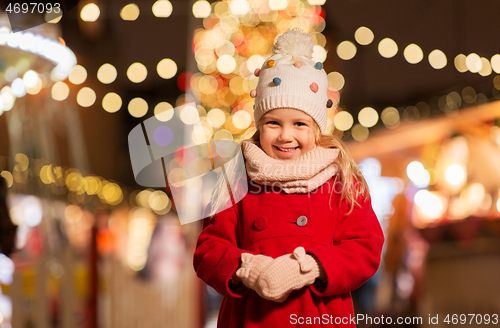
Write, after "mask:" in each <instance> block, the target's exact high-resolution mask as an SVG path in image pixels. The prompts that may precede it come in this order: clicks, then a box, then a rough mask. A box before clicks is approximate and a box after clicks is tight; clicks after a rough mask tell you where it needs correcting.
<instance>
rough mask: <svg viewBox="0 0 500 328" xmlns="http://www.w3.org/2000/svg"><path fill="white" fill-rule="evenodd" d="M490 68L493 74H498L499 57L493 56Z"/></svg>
mask: <svg viewBox="0 0 500 328" xmlns="http://www.w3.org/2000/svg"><path fill="white" fill-rule="evenodd" d="M491 68H492V69H493V70H494V71H495V73H497V74H500V55H498V54H497V55H494V56H493V57H491Z"/></svg>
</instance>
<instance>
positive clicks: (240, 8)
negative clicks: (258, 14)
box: [229, 0, 250, 16]
mask: <svg viewBox="0 0 500 328" xmlns="http://www.w3.org/2000/svg"><path fill="white" fill-rule="evenodd" d="M249 10H250V5H249V4H248V1H247V0H232V1H229V13H231V15H234V16H245V15H246V14H247V13H248V11H249Z"/></svg>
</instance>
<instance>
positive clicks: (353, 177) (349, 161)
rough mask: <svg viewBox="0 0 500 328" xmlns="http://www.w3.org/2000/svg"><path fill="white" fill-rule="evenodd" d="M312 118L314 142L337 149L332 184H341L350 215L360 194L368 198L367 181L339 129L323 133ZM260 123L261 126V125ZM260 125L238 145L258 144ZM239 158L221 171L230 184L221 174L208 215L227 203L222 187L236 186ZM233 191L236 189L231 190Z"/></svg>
mask: <svg viewBox="0 0 500 328" xmlns="http://www.w3.org/2000/svg"><path fill="white" fill-rule="evenodd" d="M311 121H312V122H314V124H313V126H314V138H315V143H316V145H317V146H318V147H323V148H335V149H338V150H339V156H338V157H337V162H338V166H339V169H338V172H337V175H336V177H335V183H336V184H337V183H340V184H341V186H342V192H341V196H340V203H342V201H346V202H347V205H348V206H349V212H348V213H347V214H350V213H351V212H352V211H353V209H354V207H355V206H356V207H360V206H361V204H360V202H359V199H360V197H363V199H364V200H366V199H368V196H369V193H368V184H367V183H366V180H365V178H364V177H363V174H362V173H361V170H360V169H359V167H358V165H357V164H356V162H355V161H354V159H353V158H352V155H351V153H350V152H349V150H348V149H347V146H346V145H345V143H344V142H343V141H342V140H341V138H342V132H340V133H339V132H338V131H336V132H335V133H333V134H322V133H321V130H320V128H319V126H318V125H317V123H316V122H315V121H314V120H312V119H311ZM259 126H260V127H261V125H260V124H259ZM260 127H259V129H255V132H254V133H253V135H251V136H250V137H249V138H246V139H245V138H242V139H241V140H240V144H241V142H242V141H245V140H248V141H251V142H253V143H254V144H256V145H257V146H259V147H260ZM238 151H241V147H238ZM238 158H242V156H235V157H234V160H232V161H230V162H229V163H228V164H227V165H226V168H225V172H223V173H224V174H227V176H228V179H229V181H231V183H229V182H228V181H227V180H226V179H225V178H224V174H220V175H219V177H218V179H217V181H216V183H215V186H214V189H213V191H212V195H211V201H210V203H211V204H212V206H211V208H212V210H211V217H213V215H214V214H215V213H218V212H220V211H222V210H224V209H225V208H227V207H228V206H229V204H228V202H229V199H230V197H231V196H230V195H229V194H228V193H227V192H226V191H225V190H229V191H230V192H231V191H232V190H231V185H233V186H234V185H236V179H238V175H237V174H234V172H236V170H237V168H238V167H244V163H243V164H241V163H239V162H238ZM238 164H240V165H238ZM240 173H241V172H240ZM229 175H231V177H232V179H231V177H229ZM336 184H335V185H336ZM225 188H227V189H225ZM334 189H335V188H332V190H331V192H330V199H329V203H330V201H331V197H332V194H333V191H334ZM232 192H235V191H234V190H233V191H232ZM231 201H233V200H231ZM330 206H331V205H330Z"/></svg>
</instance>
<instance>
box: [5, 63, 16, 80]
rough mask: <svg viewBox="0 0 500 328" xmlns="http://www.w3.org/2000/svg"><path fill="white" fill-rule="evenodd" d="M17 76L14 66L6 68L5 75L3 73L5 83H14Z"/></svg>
mask: <svg viewBox="0 0 500 328" xmlns="http://www.w3.org/2000/svg"><path fill="white" fill-rule="evenodd" d="M18 74H19V73H18V71H17V68H15V67H14V66H10V67H9V68H7V69H6V70H5V73H4V78H5V81H7V82H12V81H14V79H15V78H16V77H17V75H18Z"/></svg>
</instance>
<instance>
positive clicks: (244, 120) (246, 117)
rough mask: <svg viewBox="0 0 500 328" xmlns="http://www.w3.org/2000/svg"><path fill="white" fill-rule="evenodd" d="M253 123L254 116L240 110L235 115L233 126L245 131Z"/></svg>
mask: <svg viewBox="0 0 500 328" xmlns="http://www.w3.org/2000/svg"><path fill="white" fill-rule="evenodd" d="M251 123H252V116H251V115H250V113H248V112H247V111H245V110H239V111H237V112H236V113H234V115H233V124H234V126H235V127H236V128H238V129H240V130H243V129H246V128H248V127H249V126H250V124H251Z"/></svg>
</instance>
